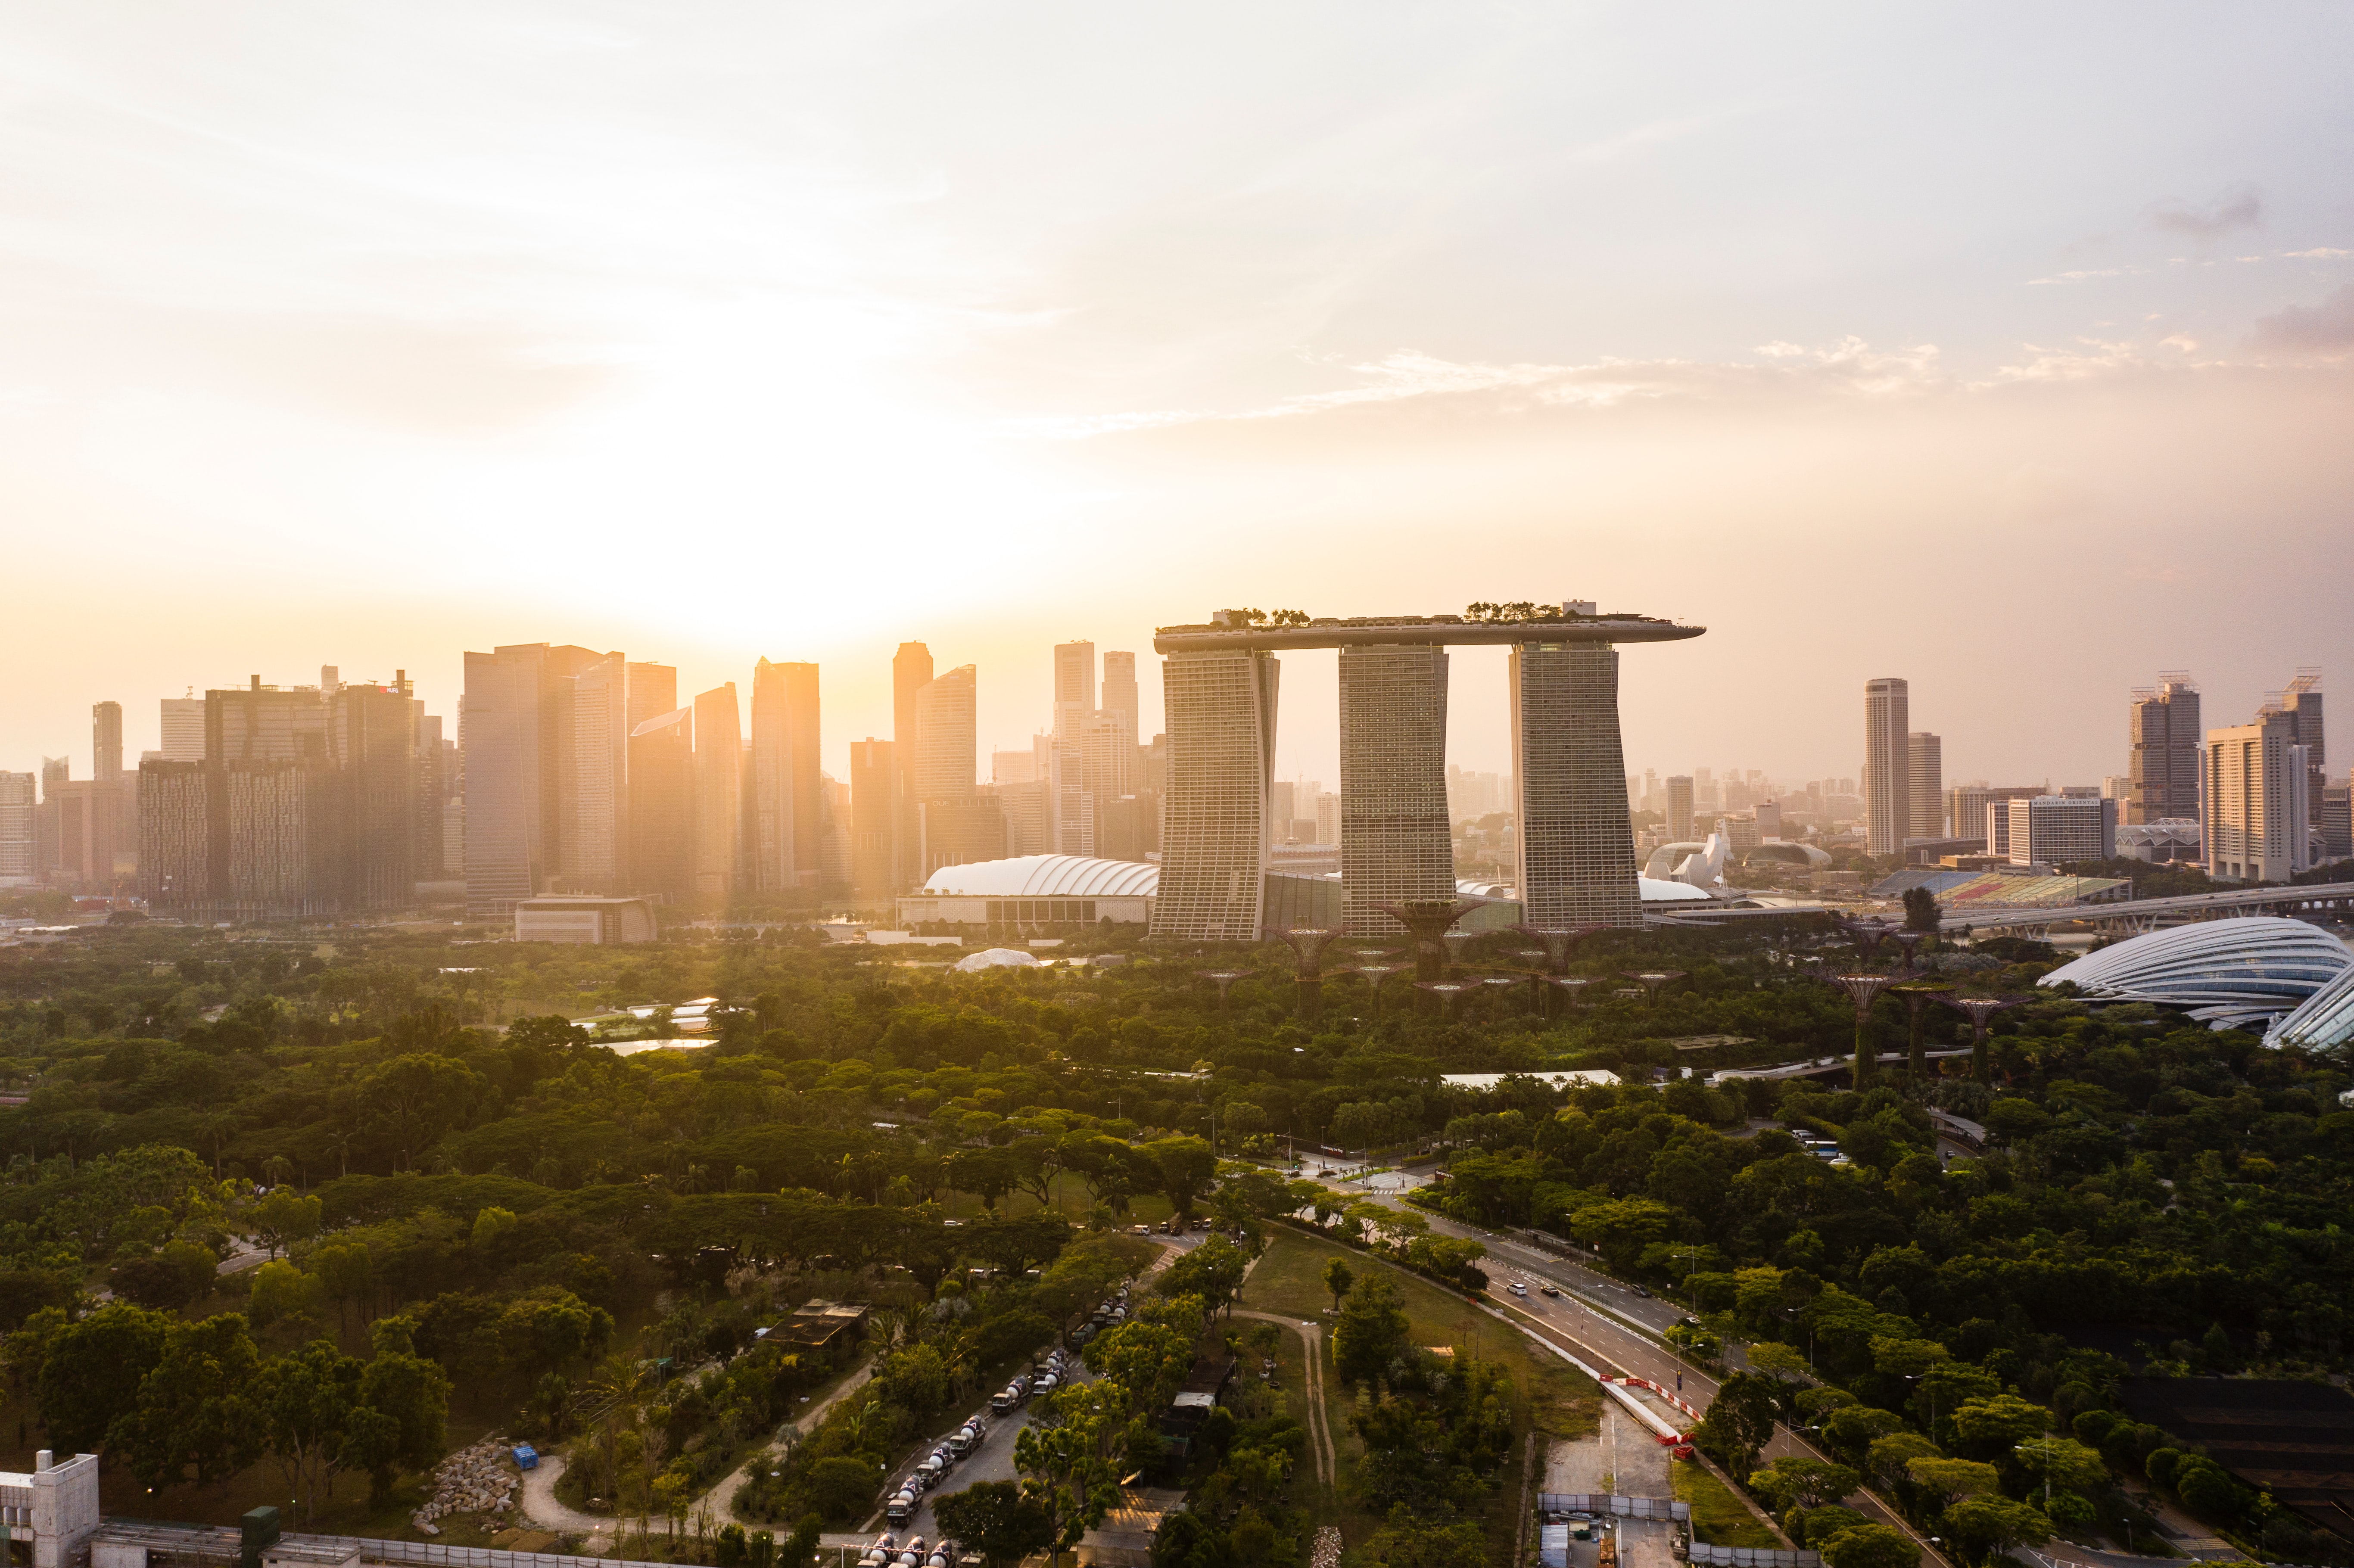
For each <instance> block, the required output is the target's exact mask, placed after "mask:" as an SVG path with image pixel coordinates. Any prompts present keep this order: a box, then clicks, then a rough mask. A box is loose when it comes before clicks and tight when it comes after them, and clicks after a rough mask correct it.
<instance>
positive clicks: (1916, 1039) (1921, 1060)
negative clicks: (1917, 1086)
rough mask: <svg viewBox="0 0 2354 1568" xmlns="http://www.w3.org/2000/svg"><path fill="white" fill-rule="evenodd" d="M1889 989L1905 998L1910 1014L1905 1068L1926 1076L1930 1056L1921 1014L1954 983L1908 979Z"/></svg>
mask: <svg viewBox="0 0 2354 1568" xmlns="http://www.w3.org/2000/svg"><path fill="white" fill-rule="evenodd" d="M1889 989H1890V990H1891V991H1893V992H1894V993H1895V994H1896V995H1898V996H1901V997H1903V999H1904V1011H1905V1012H1907V1013H1908V1014H1909V1015H1910V1017H1909V1020H1908V1022H1909V1024H1910V1033H1907V1034H1906V1036H1905V1043H1906V1044H1905V1058H1904V1065H1905V1070H1906V1071H1908V1072H1910V1073H1911V1074H1912V1075H1914V1077H1915V1078H1921V1077H1925V1076H1927V1075H1928V1072H1929V1058H1928V1055H1927V1054H1926V1047H1925V1046H1924V1045H1923V1044H1922V1041H1921V1015H1922V1014H1923V1013H1924V1012H1927V1011H1928V1009H1929V1004H1930V1003H1931V1002H1933V1001H1937V1000H1938V999H1939V998H1940V997H1942V996H1944V995H1945V993H1946V992H1947V991H1951V990H1953V989H1954V988H1953V985H1952V983H1951V982H1949V981H1946V980H1906V981H1905V982H1904V983H1903V985H1899V986H1892V987H1890V988H1889Z"/></svg>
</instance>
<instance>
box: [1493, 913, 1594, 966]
mask: <svg viewBox="0 0 2354 1568" xmlns="http://www.w3.org/2000/svg"><path fill="white" fill-rule="evenodd" d="M1512 929H1513V930H1515V931H1518V932H1519V933H1520V934H1521V935H1522V936H1523V937H1526V938H1529V939H1530V940H1532V941H1535V942H1542V943H1543V944H1544V955H1543V956H1544V960H1545V970H1546V972H1547V973H1549V974H1556V975H1558V974H1566V973H1567V972H1568V971H1569V955H1570V954H1571V953H1572V952H1574V951H1575V950H1576V948H1577V945H1578V944H1579V943H1580V942H1583V941H1585V938H1588V937H1591V936H1592V935H1594V933H1595V932H1596V931H1607V930H1608V929H1610V927H1607V926H1605V925H1602V924H1601V923H1600V922H1598V921H1588V922H1586V923H1585V924H1583V925H1577V926H1529V925H1521V926H1515V927H1512Z"/></svg>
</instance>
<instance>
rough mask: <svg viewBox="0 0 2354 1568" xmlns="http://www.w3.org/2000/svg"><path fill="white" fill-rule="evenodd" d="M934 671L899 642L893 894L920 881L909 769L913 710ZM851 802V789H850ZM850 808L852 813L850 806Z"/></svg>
mask: <svg viewBox="0 0 2354 1568" xmlns="http://www.w3.org/2000/svg"><path fill="white" fill-rule="evenodd" d="M934 673H935V667H934V665H933V662H932V651H931V650H930V649H929V648H928V647H926V646H925V645H924V644H923V643H921V642H902V643H900V644H899V651H898V652H896V653H894V654H893V655H892V656H891V741H892V746H891V762H892V766H893V767H895V768H898V769H899V771H900V775H901V777H900V779H899V782H898V785H897V787H896V793H897V797H898V800H899V822H898V825H897V827H896V829H895V830H894V831H893V840H892V851H891V853H892V855H893V856H894V859H893V862H892V863H893V864H894V865H895V866H896V867H897V869H896V871H895V872H894V873H893V878H894V881H895V883H896V887H897V889H898V890H899V891H903V892H904V891H905V890H907V888H910V887H913V886H915V885H917V883H919V882H921V881H923V880H924V864H923V858H924V857H923V842H924V831H923V822H922V820H921V813H920V809H919V807H918V805H917V801H918V800H919V799H920V794H919V792H918V789H917V783H916V779H915V778H914V776H913V775H914V769H915V768H916V765H917V753H918V751H919V750H920V747H919V746H918V744H917V740H918V737H917V730H918V729H919V728H920V726H921V725H922V716H921V714H920V712H919V711H918V710H919V708H920V706H921V704H920V702H919V698H920V696H921V694H922V692H923V690H924V688H925V687H926V686H928V685H929V684H931V682H932V677H933V674H934ZM851 795H852V799H853V800H856V798H857V790H856V789H855V788H853V789H852V791H851ZM852 809H853V810H856V808H855V806H854V807H853V808H852Z"/></svg>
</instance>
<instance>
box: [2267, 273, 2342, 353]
mask: <svg viewBox="0 0 2354 1568" xmlns="http://www.w3.org/2000/svg"><path fill="white" fill-rule="evenodd" d="M2255 344H2256V346H2257V347H2258V348H2260V349H2263V350H2265V351H2267V352H2270V353H2274V354H2318V355H2330V356H2335V355H2342V354H2345V353H2346V352H2348V351H2349V350H2354V283H2349V284H2347V285H2345V286H2343V287H2341V288H2339V289H2337V290H2335V291H2332V292H2331V293H2329V294H2328V295H2327V297H2325V298H2324V299H2323V300H2322V301H2321V302H2319V303H2318V304H2311V305H2291V306H2289V307H2288V308H2287V309H2286V310H2284V311H2282V312H2281V313H2279V314H2277V315H2270V316H2265V317H2264V318H2263V319H2262V320H2261V321H2259V322H2257V323H2256V334H2255Z"/></svg>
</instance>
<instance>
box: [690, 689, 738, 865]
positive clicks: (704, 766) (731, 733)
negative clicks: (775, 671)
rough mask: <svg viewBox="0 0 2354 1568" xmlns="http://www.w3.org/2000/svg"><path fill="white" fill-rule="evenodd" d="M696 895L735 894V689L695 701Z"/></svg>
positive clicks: (736, 791)
mask: <svg viewBox="0 0 2354 1568" xmlns="http://www.w3.org/2000/svg"><path fill="white" fill-rule="evenodd" d="M743 789H744V714H743V709H742V708H740V707H739V706H737V702H736V683H735V682H733V681H727V682H724V683H721V684H719V685H716V686H714V687H713V688H712V689H711V690H709V691H707V692H705V693H704V694H702V695H700V696H698V697H696V698H695V892H697V893H701V894H719V895H726V894H730V893H733V892H734V891H735V890H736V876H737V868H738V867H739V865H740V864H741V863H742V828H743V821H744V800H743Z"/></svg>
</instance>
